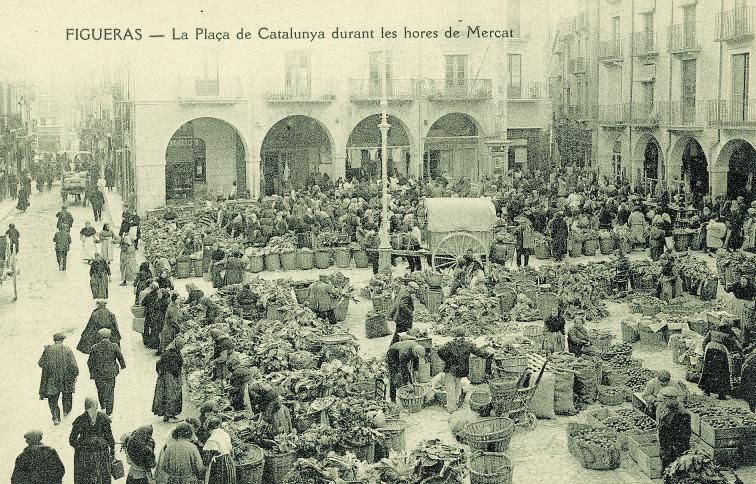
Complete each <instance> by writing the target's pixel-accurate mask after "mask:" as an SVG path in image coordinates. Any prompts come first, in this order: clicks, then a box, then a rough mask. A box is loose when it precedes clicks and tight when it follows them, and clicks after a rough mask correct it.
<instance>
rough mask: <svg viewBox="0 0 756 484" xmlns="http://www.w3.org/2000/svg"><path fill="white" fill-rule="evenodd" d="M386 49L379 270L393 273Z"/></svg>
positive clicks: (383, 77) (382, 110) (382, 77)
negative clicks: (390, 232)
mask: <svg viewBox="0 0 756 484" xmlns="http://www.w3.org/2000/svg"><path fill="white" fill-rule="evenodd" d="M386 58H387V54H386V50H385V49H384V51H383V66H382V69H381V123H380V124H379V125H378V129H379V130H380V131H381V184H382V190H383V196H382V204H381V228H380V230H379V233H378V236H379V239H380V245H379V246H378V270H379V271H380V272H382V273H385V274H390V273H391V241H390V239H389V218H388V197H389V194H388V158H387V156H388V155H387V152H388V147H387V145H388V132H389V128H390V127H391V125H390V124H389V123H388V113H387V111H388V98H387V95H386V60H387V59H386Z"/></svg>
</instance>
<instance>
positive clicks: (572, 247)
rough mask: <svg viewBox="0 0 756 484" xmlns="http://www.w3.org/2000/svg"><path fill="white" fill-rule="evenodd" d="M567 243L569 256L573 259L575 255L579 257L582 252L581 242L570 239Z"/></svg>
mask: <svg viewBox="0 0 756 484" xmlns="http://www.w3.org/2000/svg"><path fill="white" fill-rule="evenodd" d="M567 245H568V250H567V252H568V253H569V254H570V257H572V258H573V259H574V258H575V257H580V256H581V255H582V254H583V243H582V242H579V241H574V240H573V241H571V242H570V243H569V244H567Z"/></svg>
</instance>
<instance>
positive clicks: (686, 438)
mask: <svg viewBox="0 0 756 484" xmlns="http://www.w3.org/2000/svg"><path fill="white" fill-rule="evenodd" d="M690 433H691V430H690V414H689V413H687V412H669V413H667V414H666V415H664V416H663V417H662V418H661V419H660V420H659V450H660V454H661V461H662V468H664V469H666V468H667V466H669V465H670V464H671V463H673V462H674V461H675V460H677V458H678V457H680V456H681V455H683V454H684V453H685V452H687V451H688V450H689V449H690Z"/></svg>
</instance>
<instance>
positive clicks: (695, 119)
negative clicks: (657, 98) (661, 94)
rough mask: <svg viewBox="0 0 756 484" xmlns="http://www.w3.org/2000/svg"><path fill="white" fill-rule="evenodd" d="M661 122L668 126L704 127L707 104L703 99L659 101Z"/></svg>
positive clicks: (706, 117) (707, 118) (707, 117)
mask: <svg viewBox="0 0 756 484" xmlns="http://www.w3.org/2000/svg"><path fill="white" fill-rule="evenodd" d="M659 115H660V116H661V124H662V125H664V126H668V127H705V126H707V125H708V122H709V116H708V104H707V103H706V102H704V101H696V100H684V101H664V102H660V103H659Z"/></svg>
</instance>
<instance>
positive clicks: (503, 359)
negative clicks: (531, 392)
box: [494, 355, 528, 374]
mask: <svg viewBox="0 0 756 484" xmlns="http://www.w3.org/2000/svg"><path fill="white" fill-rule="evenodd" d="M494 363H495V364H496V369H497V371H499V372H504V373H516V374H522V372H524V371H525V370H526V369H527V368H528V357H527V356H525V355H518V356H497V357H496V358H494Z"/></svg>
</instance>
